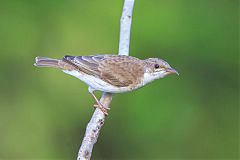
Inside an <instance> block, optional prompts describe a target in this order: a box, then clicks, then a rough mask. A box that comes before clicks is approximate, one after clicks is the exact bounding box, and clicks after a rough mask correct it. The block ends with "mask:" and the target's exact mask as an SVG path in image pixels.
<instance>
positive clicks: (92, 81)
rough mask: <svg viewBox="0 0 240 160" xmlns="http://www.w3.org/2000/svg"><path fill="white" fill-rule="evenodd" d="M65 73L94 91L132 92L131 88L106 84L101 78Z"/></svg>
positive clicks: (71, 72)
mask: <svg viewBox="0 0 240 160" xmlns="http://www.w3.org/2000/svg"><path fill="white" fill-rule="evenodd" d="M63 72H65V73H67V74H70V75H72V76H74V77H76V78H78V79H80V80H81V81H83V82H85V83H86V84H87V85H88V86H89V87H91V88H92V89H94V90H99V91H103V92H110V93H122V92H128V91H130V90H131V89H130V88H127V87H121V88H119V87H116V86H113V85H111V84H109V83H107V82H104V81H103V80H101V79H100V78H97V77H94V76H90V75H86V74H83V73H81V72H78V71H67V70H63Z"/></svg>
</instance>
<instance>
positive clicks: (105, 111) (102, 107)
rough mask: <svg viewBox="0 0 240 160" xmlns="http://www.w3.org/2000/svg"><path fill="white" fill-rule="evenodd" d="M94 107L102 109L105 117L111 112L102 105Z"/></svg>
mask: <svg viewBox="0 0 240 160" xmlns="http://www.w3.org/2000/svg"><path fill="white" fill-rule="evenodd" d="M93 107H94V108H98V109H100V110H101V111H102V112H103V113H104V114H105V116H108V112H107V111H108V110H110V108H105V107H104V106H103V105H102V104H101V103H100V104H94V105H93Z"/></svg>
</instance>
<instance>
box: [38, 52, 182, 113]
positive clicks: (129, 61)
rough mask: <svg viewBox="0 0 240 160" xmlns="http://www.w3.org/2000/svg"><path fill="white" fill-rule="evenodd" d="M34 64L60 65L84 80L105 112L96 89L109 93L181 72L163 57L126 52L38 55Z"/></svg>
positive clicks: (129, 88) (122, 90)
mask: <svg viewBox="0 0 240 160" xmlns="http://www.w3.org/2000/svg"><path fill="white" fill-rule="evenodd" d="M34 65H35V66H37V67H53V68H59V69H61V70H63V72H65V73H67V74H70V75H72V76H74V77H77V78H78V79H80V80H82V81H83V82H85V83H86V84H87V85H88V91H89V92H90V93H91V95H92V96H93V98H94V99H95V101H96V102H97V107H98V108H99V109H101V110H102V111H103V113H105V114H106V115H107V114H108V113H107V110H106V108H104V106H103V105H102V104H101V103H100V102H99V101H98V99H97V98H96V96H95V95H94V91H95V90H98V91H102V92H109V93H123V92H129V91H132V90H135V89H138V88H140V87H142V86H144V85H146V84H148V83H150V82H152V81H153V80H156V79H159V78H163V77H165V76H166V75H169V74H178V72H177V71H176V70H175V69H173V68H171V66H170V65H169V64H168V63H167V62H166V61H164V60H162V59H158V58H148V59H145V60H140V59H138V58H135V57H131V56H124V55H96V56H64V57H63V59H60V60H58V59H52V58H46V57H36V59H35V64H34Z"/></svg>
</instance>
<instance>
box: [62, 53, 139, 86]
mask: <svg viewBox="0 0 240 160" xmlns="http://www.w3.org/2000/svg"><path fill="white" fill-rule="evenodd" d="M63 59H64V60H65V61H67V62H69V63H71V64H72V65H74V66H77V68H78V69H79V70H80V71H82V72H84V73H86V74H89V75H92V76H96V77H99V78H100V79H102V80H104V81H105V82H108V83H109V84H111V85H114V86H117V87H128V86H133V85H134V84H136V83H137V82H139V81H140V80H141V78H142V76H143V74H144V67H143V65H142V64H141V62H142V61H141V60H139V59H137V58H134V57H131V56H117V55H116V56H114V55H96V56H65V57H64V58H63Z"/></svg>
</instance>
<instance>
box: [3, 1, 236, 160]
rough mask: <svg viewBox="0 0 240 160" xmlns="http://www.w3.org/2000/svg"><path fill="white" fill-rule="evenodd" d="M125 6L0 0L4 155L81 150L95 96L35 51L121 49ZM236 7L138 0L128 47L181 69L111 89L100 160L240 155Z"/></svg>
mask: <svg viewBox="0 0 240 160" xmlns="http://www.w3.org/2000/svg"><path fill="white" fill-rule="evenodd" d="M122 6H123V0H114V1H113V0H101V1H100V0H91V1H90V0H89V1H87V0H85V1H83V0H0V55H1V57H0V65H1V67H0V73H1V76H0V159H75V158H76V154H77V152H78V149H79V146H80V144H81V141H82V138H83V135H84V132H85V127H86V124H87V123H88V121H89V120H90V117H91V115H92V113H93V111H94V110H93V107H92V106H93V104H94V101H93V99H92V97H91V96H90V95H89V93H88V91H87V86H86V85H85V84H84V83H83V82H80V81H79V80H78V79H76V78H73V77H71V76H69V75H66V74H64V73H62V72H61V71H59V70H55V69H47V68H41V69H39V68H35V67H34V66H33V63H34V58H35V57H36V56H48V57H53V58H61V57H63V56H64V55H66V54H69V55H91V54H104V53H109V54H116V53H117V52H118V41H119V21H120V16H121V12H122ZM238 11H239V4H238V1H237V0H202V1H192V0H171V1H169V0H148V1H143V0H136V2H135V7H134V14H133V23H132V32H131V47H130V55H132V56H136V57H139V58H142V59H144V58H147V57H159V58H163V59H165V60H166V61H167V62H169V63H170V64H171V65H172V66H173V67H174V68H176V69H177V70H178V71H179V72H180V76H175V75H171V76H168V77H166V78H164V79H160V80H158V81H155V82H153V83H152V84H150V85H148V86H145V87H144V88H142V89H140V90H137V91H134V92H132V93H126V94H121V95H116V96H114V98H113V101H112V104H111V111H110V116H108V117H107V119H106V122H105V125H104V127H103V129H102V131H101V134H100V137H99V140H98V142H97V144H96V145H95V147H94V150H93V159H237V158H238V155H239V122H238V120H239V101H238V99H239V83H238V81H239V77H238V75H239V71H238V67H239V66H238V60H239V57H238V54H239V53H238V49H239V48H238V47H239V46H238V45H239V40H238V38H239V37H238V36H239V26H238V25H239V13H238ZM98 96H100V93H99V94H98Z"/></svg>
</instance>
